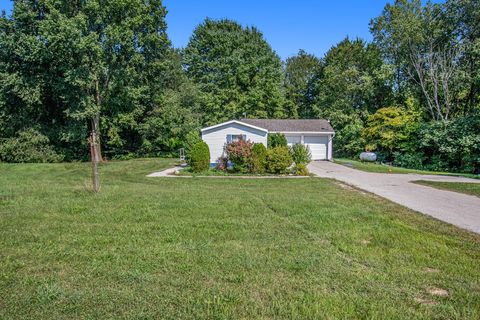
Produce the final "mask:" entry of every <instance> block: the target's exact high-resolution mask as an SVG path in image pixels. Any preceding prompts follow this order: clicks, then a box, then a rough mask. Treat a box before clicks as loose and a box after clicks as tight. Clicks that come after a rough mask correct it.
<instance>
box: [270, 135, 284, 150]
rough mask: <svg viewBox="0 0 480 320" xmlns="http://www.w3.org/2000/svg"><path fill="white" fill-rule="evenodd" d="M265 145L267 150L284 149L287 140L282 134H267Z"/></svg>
mask: <svg viewBox="0 0 480 320" xmlns="http://www.w3.org/2000/svg"><path fill="white" fill-rule="evenodd" d="M267 145H268V148H269V149H272V148H276V147H286V146H287V145H288V143H287V138H286V137H285V135H284V134H283V133H269V134H268V142H267Z"/></svg>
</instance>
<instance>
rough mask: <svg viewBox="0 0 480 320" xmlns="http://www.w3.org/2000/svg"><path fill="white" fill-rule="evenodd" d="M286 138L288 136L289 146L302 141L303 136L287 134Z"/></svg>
mask: <svg viewBox="0 0 480 320" xmlns="http://www.w3.org/2000/svg"><path fill="white" fill-rule="evenodd" d="M285 138H287V143H288V145H289V146H292V145H294V144H295V143H300V142H301V137H300V136H293V135H291V136H288V135H286V136H285Z"/></svg>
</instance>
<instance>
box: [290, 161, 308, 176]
mask: <svg viewBox="0 0 480 320" xmlns="http://www.w3.org/2000/svg"><path fill="white" fill-rule="evenodd" d="M293 172H294V173H295V174H296V175H299V176H308V175H310V171H308V168H307V165H306V164H303V163H301V164H296V165H295V167H294V168H293Z"/></svg>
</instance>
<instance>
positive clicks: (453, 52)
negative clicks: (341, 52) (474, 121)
mask: <svg viewBox="0 0 480 320" xmlns="http://www.w3.org/2000/svg"><path fill="white" fill-rule="evenodd" d="M447 7H448V5H445V4H432V3H427V5H425V6H422V4H421V2H420V1H419V0H414V1H408V0H397V1H395V3H394V4H393V5H390V4H388V5H387V6H385V9H384V11H383V13H382V15H381V16H379V17H377V18H376V19H374V20H372V22H371V30H372V32H373V35H374V40H375V43H376V44H377V45H378V46H379V47H380V48H381V49H382V51H383V53H384V54H385V56H386V57H387V58H388V59H389V60H390V62H391V63H393V64H394V65H395V69H396V70H397V72H396V74H397V75H399V76H397V78H399V79H401V80H402V82H401V84H399V87H411V88H413V90H414V91H417V92H418V93H419V94H420V97H421V98H422V100H423V102H424V106H425V111H426V114H428V115H429V116H430V118H431V119H433V120H443V121H445V120H447V119H448V118H449V117H450V116H451V115H452V114H455V113H459V112H461V111H462V110H461V109H462V108H459V105H460V100H461V99H462V96H463V95H464V94H463V92H465V90H468V89H467V88H468V87H471V86H469V85H468V83H466V82H465V79H462V77H463V76H462V72H461V69H462V60H463V57H464V54H465V51H464V49H465V46H464V44H463V43H462V41H459V39H460V37H459V36H458V35H456V34H455V32H456V31H455V30H457V26H456V25H458V22H459V21H458V18H455V17H454V16H453V15H452V13H451V12H449V10H447ZM457 11H458V10H457ZM461 29H462V30H463V29H464V28H461ZM470 91H472V88H471V90H470Z"/></svg>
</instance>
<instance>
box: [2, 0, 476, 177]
mask: <svg viewBox="0 0 480 320" xmlns="http://www.w3.org/2000/svg"><path fill="white" fill-rule="evenodd" d="M166 14H167V9H166V8H165V7H164V6H163V4H162V1H161V0H149V1H147V0H129V1H126V0H119V1H110V0H90V1H67V0H48V1H47V0H22V1H15V2H14V9H13V12H12V14H11V16H7V15H5V14H2V16H1V17H0V161H9V162H27V161H37V162H49V161H71V160H86V159H87V158H88V151H89V146H88V141H89V140H88V139H89V138H91V137H92V134H93V133H95V137H96V138H95V139H98V140H99V144H98V145H99V146H100V147H101V148H98V153H100V150H101V151H102V154H103V156H104V157H106V158H107V159H110V158H123V157H137V156H155V155H162V154H172V153H176V152H178V149H179V148H180V147H185V148H186V149H187V150H191V149H192V145H193V144H195V143H197V142H198V140H199V139H200V138H199V134H198V129H199V128H200V127H201V126H206V125H211V124H215V123H218V122H221V121H225V120H231V119H235V118H241V117H244V116H246V117H251V118H325V119H328V120H330V121H331V123H332V125H333V127H334V128H335V130H336V136H335V140H334V145H335V147H334V155H335V156H347V157H355V156H358V154H359V152H361V151H363V150H365V149H374V150H375V152H377V153H378V154H379V158H380V159H384V160H386V161H393V162H394V163H397V164H400V165H404V166H410V167H416V168H427V169H434V170H453V169H455V170H462V171H468V172H478V171H479V170H480V151H479V149H478V137H480V131H479V126H478V117H479V116H480V40H479V39H480V37H479V36H480V26H479V24H478V21H480V2H479V1H476V0H446V1H445V2H443V3H426V4H423V3H422V1H420V0H396V1H394V2H393V3H391V4H386V5H385V7H384V9H383V11H382V12H381V14H380V15H379V16H377V17H374V18H373V19H372V20H371V22H370V30H371V33H372V35H373V41H371V42H366V41H364V40H362V39H350V38H348V37H347V38H345V39H344V40H342V41H340V42H339V43H338V44H336V45H334V46H332V48H331V49H330V50H328V51H327V52H326V53H325V55H324V56H321V57H318V56H315V55H313V54H311V53H307V52H305V51H304V50H299V51H298V53H297V54H296V55H293V56H291V57H288V58H287V59H286V60H285V61H283V62H282V61H281V59H280V57H279V56H278V55H277V54H276V53H275V51H274V50H273V49H272V47H271V46H270V45H269V43H268V42H267V41H266V40H265V38H264V36H263V34H262V33H261V32H260V31H259V30H258V29H257V28H256V27H254V26H242V25H241V24H239V23H237V22H235V21H232V20H229V19H221V20H213V19H209V18H207V19H205V20H204V21H203V22H202V23H201V24H200V25H198V26H197V27H196V28H195V30H194V31H193V34H192V36H191V38H190V41H189V42H188V44H187V45H186V47H185V48H180V49H174V48H173V47H172V44H171V43H170V40H169V38H168V30H167V24H166V22H165V16H166ZM311 41H315V39H312V40H311ZM18 149H19V150H21V152H20V151H15V152H14V151H12V150H18ZM187 156H188V155H187Z"/></svg>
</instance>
